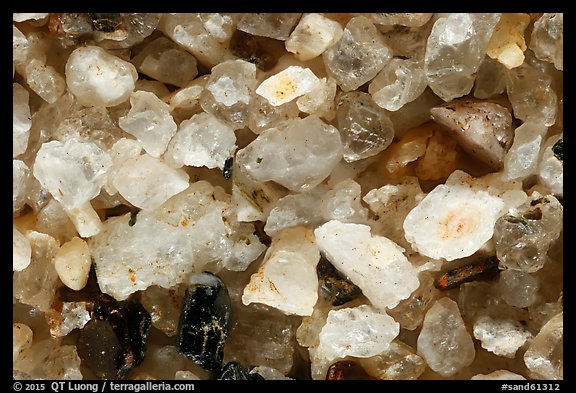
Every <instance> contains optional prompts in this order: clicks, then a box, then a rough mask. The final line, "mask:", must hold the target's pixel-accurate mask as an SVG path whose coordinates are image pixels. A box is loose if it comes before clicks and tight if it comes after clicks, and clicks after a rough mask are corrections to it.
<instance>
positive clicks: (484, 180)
mask: <svg viewBox="0 0 576 393" xmlns="http://www.w3.org/2000/svg"><path fill="white" fill-rule="evenodd" d="M446 185H447V186H451V185H459V186H466V187H468V188H470V189H471V190H473V191H486V192H488V193H489V194H490V195H492V196H495V197H498V198H500V199H501V200H502V202H504V204H503V206H502V208H501V209H500V212H499V213H498V215H503V214H505V213H507V212H508V210H509V209H512V208H515V207H518V206H520V205H521V204H523V203H524V202H526V200H527V199H528V195H526V193H525V192H524V190H523V186H522V181H519V180H508V179H506V178H505V177H504V176H503V175H502V173H500V172H493V173H488V174H486V175H484V176H481V177H472V176H470V175H469V174H467V173H466V172H464V171H462V170H460V169H457V170H455V171H454V172H452V173H451V174H450V176H449V177H448V179H446Z"/></svg>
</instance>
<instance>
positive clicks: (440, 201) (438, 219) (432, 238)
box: [403, 184, 504, 261]
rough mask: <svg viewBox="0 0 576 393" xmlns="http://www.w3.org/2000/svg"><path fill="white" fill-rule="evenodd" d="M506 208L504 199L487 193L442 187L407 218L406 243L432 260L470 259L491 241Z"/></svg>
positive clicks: (463, 187)
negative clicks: (468, 257) (496, 223)
mask: <svg viewBox="0 0 576 393" xmlns="http://www.w3.org/2000/svg"><path fill="white" fill-rule="evenodd" d="M503 205H504V202H503V201H502V199H500V198H498V197H495V196H492V195H490V194H489V193H488V192H486V191H473V190H471V189H469V188H468V187H466V186H463V185H457V184H454V185H447V184H446V185H444V184H440V185H438V186H436V187H435V188H434V189H433V190H432V191H430V192H429V193H428V194H427V195H426V197H425V198H424V199H423V200H422V201H421V202H420V203H419V204H418V205H417V206H416V207H415V208H414V209H412V210H411V211H410V213H408V215H407V216H406V219H405V220H404V224H403V227H404V231H405V237H406V240H408V241H409V242H410V244H411V245H412V247H413V248H414V250H415V251H417V252H419V253H420V254H422V255H425V256H427V257H430V258H435V259H438V258H444V259H446V260H448V261H452V260H454V259H458V258H464V257H467V256H469V255H472V254H473V253H475V252H476V251H478V250H479V249H480V247H482V245H483V244H484V243H485V242H486V241H488V240H490V239H491V238H492V235H493V234H494V223H495V222H496V220H497V219H498V217H499V213H500V209H501V208H502V207H503Z"/></svg>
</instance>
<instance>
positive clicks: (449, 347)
mask: <svg viewBox="0 0 576 393" xmlns="http://www.w3.org/2000/svg"><path fill="white" fill-rule="evenodd" d="M418 354H419V355H420V356H422V357H423V358H424V360H426V363H428V366H429V367H430V368H431V369H432V370H434V371H436V372H437V373H439V374H440V375H442V376H443V377H448V376H450V375H454V374H455V373H457V372H458V371H460V370H461V369H463V368H464V367H467V366H469V365H470V364H471V363H472V362H473V361H474V357H475V356H476V351H475V349H474V342H473V341H472V337H470V334H469V333H468V332H467V331H466V326H465V325H464V321H463V320H462V316H461V315H460V310H459V309H458V305H457V304H456V302H455V301H453V300H451V299H449V298H447V297H445V298H442V299H440V300H438V301H436V302H435V303H434V305H433V306H432V307H431V308H430V310H428V312H427V313H426V316H425V317H424V323H423V324H422V330H421V332H420V334H419V335H418Z"/></svg>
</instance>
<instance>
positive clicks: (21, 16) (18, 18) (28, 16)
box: [12, 12, 50, 22]
mask: <svg viewBox="0 0 576 393" xmlns="http://www.w3.org/2000/svg"><path fill="white" fill-rule="evenodd" d="M48 15H50V14H47V13H26V12H20V13H17V12H15V13H13V14H12V20H13V21H14V22H24V21H27V20H39V19H44V18H46V17H47V16H48Z"/></svg>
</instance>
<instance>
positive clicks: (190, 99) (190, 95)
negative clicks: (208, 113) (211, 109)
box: [167, 75, 210, 124]
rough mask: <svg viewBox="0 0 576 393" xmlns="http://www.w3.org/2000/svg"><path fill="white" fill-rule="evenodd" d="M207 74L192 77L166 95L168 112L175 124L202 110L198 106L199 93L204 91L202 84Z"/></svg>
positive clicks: (205, 80)
mask: <svg viewBox="0 0 576 393" xmlns="http://www.w3.org/2000/svg"><path fill="white" fill-rule="evenodd" d="M209 77H210V76H209V75H204V76H201V77H199V78H196V79H194V80H193V81H192V82H191V83H190V84H189V85H188V86H186V87H184V88H182V89H179V90H176V91H175V92H174V93H173V94H172V95H170V96H169V97H168V101H167V102H168V105H169V106H170V113H172V117H173V118H174V121H176V123H177V124H180V123H181V122H182V121H184V120H188V119H189V118H191V117H192V115H195V114H197V113H200V112H202V107H201V106H200V95H201V94H202V91H204V86H205V85H206V82H207V81H208V78H209Z"/></svg>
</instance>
